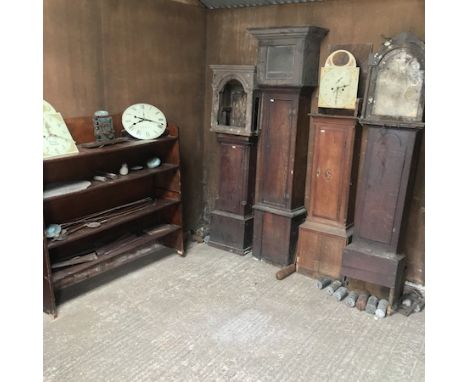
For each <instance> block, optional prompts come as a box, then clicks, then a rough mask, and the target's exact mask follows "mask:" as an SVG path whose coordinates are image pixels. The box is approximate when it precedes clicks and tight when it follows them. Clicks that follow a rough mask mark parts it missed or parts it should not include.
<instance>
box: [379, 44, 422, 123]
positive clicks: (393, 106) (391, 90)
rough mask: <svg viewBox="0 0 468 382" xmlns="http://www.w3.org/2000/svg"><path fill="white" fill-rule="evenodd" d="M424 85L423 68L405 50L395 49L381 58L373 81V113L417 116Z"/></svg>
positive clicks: (393, 115)
mask: <svg viewBox="0 0 468 382" xmlns="http://www.w3.org/2000/svg"><path fill="white" fill-rule="evenodd" d="M423 84H424V70H421V68H420V64H419V62H418V60H417V58H416V57H414V56H412V55H411V54H409V53H408V52H407V51H406V50H405V49H395V50H394V51H392V52H390V53H388V54H387V57H386V58H385V59H384V60H382V62H381V64H380V66H379V69H378V73H377V79H376V82H375V93H374V106H373V114H374V115H381V116H390V117H406V118H416V116H417V115H418V110H419V100H420V98H421V92H422V88H423Z"/></svg>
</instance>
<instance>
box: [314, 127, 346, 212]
mask: <svg viewBox="0 0 468 382" xmlns="http://www.w3.org/2000/svg"><path fill="white" fill-rule="evenodd" d="M346 138H347V134H346V133H345V131H343V130H338V129H333V128H327V127H325V126H321V125H317V131H316V145H315V150H316V160H315V163H314V166H313V172H312V175H313V176H312V177H311V181H312V189H313V198H312V200H313V205H312V214H313V216H317V217H320V218H324V219H329V220H334V221H339V217H340V209H341V204H342V202H343V201H342V196H343V192H342V187H343V185H342V182H343V173H344V171H345V168H344V166H345V165H346V160H345V159H346V158H345V154H346V145H347V140H346Z"/></svg>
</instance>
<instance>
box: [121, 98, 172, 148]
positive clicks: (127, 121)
mask: <svg viewBox="0 0 468 382" xmlns="http://www.w3.org/2000/svg"><path fill="white" fill-rule="evenodd" d="M122 125H123V127H124V129H125V130H126V131H127V132H128V133H129V134H130V135H131V136H132V137H134V138H137V139H154V138H158V137H159V136H161V135H162V133H164V131H165V130H166V117H165V116H164V114H163V112H162V111H161V110H159V109H158V108H157V107H156V106H153V105H150V104H147V103H137V104H134V105H131V106H129V107H128V108H127V109H125V111H124V112H123V114H122Z"/></svg>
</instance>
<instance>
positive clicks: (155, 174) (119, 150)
mask: <svg viewBox="0 0 468 382" xmlns="http://www.w3.org/2000/svg"><path fill="white" fill-rule="evenodd" d="M87 120H88V121H89V125H88V126H86V124H84V122H83V121H86V119H84V118H81V119H71V120H66V122H67V126H68V127H69V129H70V131H71V132H72V134H73V132H74V131H76V130H77V128H78V126H74V124H75V123H78V122H79V128H80V129H83V128H90V129H91V128H92V119H91V117H89V119H87ZM115 120H116V121H119V116H117V117H116V118H115ZM178 137H179V134H178V128H177V127H176V126H174V125H169V126H168V128H167V134H166V135H164V136H163V137H160V138H158V139H154V140H144V141H140V140H133V139H131V140H128V141H124V142H120V143H118V144H115V145H110V146H103V147H97V148H87V147H85V146H86V145H85V146H83V145H78V148H79V153H77V154H71V155H64V156H60V157H54V158H48V159H45V160H44V161H43V170H44V189H46V188H48V187H50V185H52V184H56V183H60V182H68V181H78V180H89V181H90V182H91V185H90V186H89V187H88V188H86V189H84V190H80V191H76V192H71V193H68V194H63V195H57V196H51V197H48V198H45V199H44V202H43V212H44V228H46V227H47V226H48V225H50V224H60V225H67V224H70V222H76V221H83V222H89V221H93V217H95V216H96V215H98V214H100V213H103V212H106V211H108V210H115V209H116V208H117V209H119V208H121V206H124V205H127V204H130V203H134V202H138V201H140V200H141V201H142V202H141V204H139V205H138V207H137V208H135V209H133V210H128V211H127V210H125V209H122V210H121V211H122V212H125V211H127V212H125V213H123V214H121V215H114V216H113V217H112V216H111V217H110V218H108V219H106V218H105V216H106V214H104V218H102V216H103V215H100V218H101V220H100V221H99V224H96V225H95V226H92V227H87V226H84V223H83V224H82V225H81V224H78V223H77V224H76V225H75V226H74V227H79V229H78V230H76V231H75V230H73V229H70V230H69V232H70V233H69V234H67V235H66V236H64V237H63V238H62V239H61V240H54V239H47V238H46V236H45V234H44V246H43V256H44V267H43V301H44V304H43V308H44V312H46V313H49V314H52V315H54V316H56V315H57V309H56V298H55V297H56V293H57V292H58V291H59V290H60V289H63V288H66V287H69V286H71V285H74V284H76V283H79V282H82V281H83V280H86V279H88V278H90V277H94V276H96V275H98V274H101V273H103V272H106V271H108V270H110V269H113V268H116V267H118V266H120V265H122V264H125V263H128V262H131V261H133V260H135V259H137V258H139V257H142V256H145V255H147V254H148V252H145V251H144V248H145V247H147V246H150V245H153V244H155V243H159V244H162V245H164V246H166V247H169V248H173V249H175V250H176V251H177V253H178V254H179V255H183V254H184V247H183V230H182V201H181V200H182V193H181V182H180V155H179V141H178ZM75 139H76V138H75ZM78 143H80V142H78ZM155 156H157V157H159V158H160V159H161V165H160V166H159V167H157V168H154V169H148V168H146V166H145V163H146V161H147V160H148V159H149V158H152V157H155ZM122 163H127V164H128V166H129V168H131V167H133V166H137V165H139V166H144V168H143V169H141V170H136V171H130V173H129V174H128V175H125V176H120V175H119V176H118V177H117V178H116V179H111V180H107V181H106V182H100V181H95V180H93V177H94V176H95V175H99V174H100V173H102V172H112V173H115V174H118V173H119V169H120V166H121V165H122ZM109 216H110V215H109ZM88 217H89V218H88ZM142 249H143V250H142ZM150 252H151V251H150ZM89 254H93V259H92V260H91V261H87V262H82V263H78V264H74V265H68V266H66V267H60V263H61V262H63V261H66V260H69V259H72V258H73V259H78V261H80V259H81V258H80V256H84V255H89Z"/></svg>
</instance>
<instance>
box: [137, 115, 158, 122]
mask: <svg viewBox="0 0 468 382" xmlns="http://www.w3.org/2000/svg"><path fill="white" fill-rule="evenodd" d="M134 117H135V118H139V119H140V120H141V121H138V122H137V123H139V122H143V121H147V122H154V123H158V122H156V121H153V120H152V119H148V118H142V117H137V116H136V115H134Z"/></svg>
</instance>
